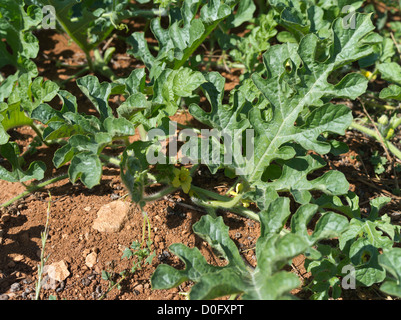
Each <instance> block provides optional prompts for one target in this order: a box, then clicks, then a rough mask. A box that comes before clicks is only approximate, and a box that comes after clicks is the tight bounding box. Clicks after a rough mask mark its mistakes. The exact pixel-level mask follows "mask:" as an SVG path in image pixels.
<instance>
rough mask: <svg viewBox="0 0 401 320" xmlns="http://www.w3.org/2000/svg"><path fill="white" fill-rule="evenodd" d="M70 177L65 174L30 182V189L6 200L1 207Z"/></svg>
mask: <svg viewBox="0 0 401 320" xmlns="http://www.w3.org/2000/svg"><path fill="white" fill-rule="evenodd" d="M67 178H68V174H65V175H61V176H58V177H55V178H52V179H50V180H47V181H44V182H42V183H39V184H30V185H29V186H28V189H27V190H25V191H24V192H22V193H20V194H19V195H18V196H16V197H14V198H12V199H11V200H8V201H7V202H4V203H3V204H1V205H0V207H3V208H5V207H8V206H9V205H11V204H13V203H14V202H15V201H17V200H20V199H22V198H24V197H26V196H28V195H29V194H31V193H32V192H35V191H38V190H40V189H42V188H44V187H46V186H48V185H49V184H53V183H56V182H58V181H61V180H64V179H67Z"/></svg>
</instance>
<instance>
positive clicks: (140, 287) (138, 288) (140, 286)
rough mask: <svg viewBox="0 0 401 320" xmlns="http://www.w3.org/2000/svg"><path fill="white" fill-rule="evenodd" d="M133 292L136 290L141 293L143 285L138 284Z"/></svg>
mask: <svg viewBox="0 0 401 320" xmlns="http://www.w3.org/2000/svg"><path fill="white" fill-rule="evenodd" d="M134 290H136V291H138V292H142V291H143V285H142V284H138V285H137V286H136V287H134Z"/></svg>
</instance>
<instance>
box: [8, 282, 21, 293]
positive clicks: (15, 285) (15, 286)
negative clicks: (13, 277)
mask: <svg viewBox="0 0 401 320" xmlns="http://www.w3.org/2000/svg"><path fill="white" fill-rule="evenodd" d="M20 290H21V285H20V284H19V282H14V283H13V284H12V285H11V287H10V291H11V292H16V291H20Z"/></svg>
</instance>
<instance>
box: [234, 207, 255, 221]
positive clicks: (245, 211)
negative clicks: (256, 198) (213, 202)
mask: <svg viewBox="0 0 401 320" xmlns="http://www.w3.org/2000/svg"><path fill="white" fill-rule="evenodd" d="M229 211H231V212H233V213H236V214H238V215H240V216H242V217H245V218H248V219H252V220H254V221H257V222H260V219H259V215H258V214H257V213H256V212H253V211H252V210H249V209H246V208H244V207H233V208H230V209H229Z"/></svg>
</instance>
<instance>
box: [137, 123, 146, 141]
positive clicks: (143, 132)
mask: <svg viewBox="0 0 401 320" xmlns="http://www.w3.org/2000/svg"><path fill="white" fill-rule="evenodd" d="M138 132H139V136H140V137H141V140H142V141H145V140H146V130H145V128H144V126H143V125H142V124H140V125H139V126H138Z"/></svg>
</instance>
